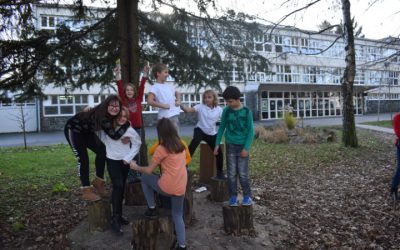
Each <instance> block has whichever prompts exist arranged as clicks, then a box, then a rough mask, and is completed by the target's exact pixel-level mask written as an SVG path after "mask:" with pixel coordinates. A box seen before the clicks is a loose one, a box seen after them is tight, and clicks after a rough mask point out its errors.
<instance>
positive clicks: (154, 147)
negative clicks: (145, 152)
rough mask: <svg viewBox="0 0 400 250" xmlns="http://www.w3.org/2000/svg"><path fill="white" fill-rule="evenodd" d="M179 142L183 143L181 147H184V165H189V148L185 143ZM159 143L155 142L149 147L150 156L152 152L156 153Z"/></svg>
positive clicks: (190, 159)
mask: <svg viewBox="0 0 400 250" xmlns="http://www.w3.org/2000/svg"><path fill="white" fill-rule="evenodd" d="M181 142H182V143H183V146H184V147H185V152H186V165H189V163H190V162H191V161H192V157H191V156H190V152H189V148H188V146H187V145H186V142H185V141H184V140H181ZM158 145H159V143H158V141H156V142H155V143H154V144H153V145H151V147H150V149H149V153H150V155H153V154H154V151H156V149H157V147H158Z"/></svg>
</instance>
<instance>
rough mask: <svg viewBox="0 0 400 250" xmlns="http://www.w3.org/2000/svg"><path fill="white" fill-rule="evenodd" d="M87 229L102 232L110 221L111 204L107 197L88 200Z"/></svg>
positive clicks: (108, 225)
mask: <svg viewBox="0 0 400 250" xmlns="http://www.w3.org/2000/svg"><path fill="white" fill-rule="evenodd" d="M88 210H89V211H88V217H89V231H91V232H93V231H100V232H104V231H105V230H107V229H108V228H109V227H110V223H111V204H110V201H109V200H108V199H101V200H98V201H93V202H89V204H88Z"/></svg>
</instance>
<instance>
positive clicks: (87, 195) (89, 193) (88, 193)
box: [82, 187, 101, 201]
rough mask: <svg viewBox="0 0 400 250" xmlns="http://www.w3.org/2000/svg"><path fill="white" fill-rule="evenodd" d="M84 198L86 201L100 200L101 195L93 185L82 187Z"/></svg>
mask: <svg viewBox="0 0 400 250" xmlns="http://www.w3.org/2000/svg"><path fill="white" fill-rule="evenodd" d="M82 199H84V200H86V201H98V200H100V199H101V198H100V196H98V195H97V194H96V193H95V192H94V190H93V188H92V187H82Z"/></svg>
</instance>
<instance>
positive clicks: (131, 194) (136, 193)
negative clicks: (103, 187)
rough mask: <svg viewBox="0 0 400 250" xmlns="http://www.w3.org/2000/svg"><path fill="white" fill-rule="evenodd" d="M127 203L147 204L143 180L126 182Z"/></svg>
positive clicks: (131, 204)
mask: <svg viewBox="0 0 400 250" xmlns="http://www.w3.org/2000/svg"><path fill="white" fill-rule="evenodd" d="M125 205H127V206H145V205H147V201H146V197H144V193H143V191H142V184H141V182H134V183H130V182H128V183H126V185H125Z"/></svg>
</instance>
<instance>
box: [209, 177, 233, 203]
mask: <svg viewBox="0 0 400 250" xmlns="http://www.w3.org/2000/svg"><path fill="white" fill-rule="evenodd" d="M210 187H211V188H210V189H211V197H210V198H211V200H212V201H216V202H223V201H227V200H228V199H229V192H228V182H227V180H221V179H217V178H214V177H213V178H211V180H210Z"/></svg>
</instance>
